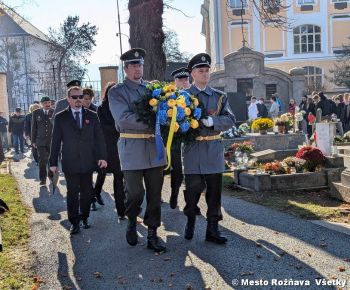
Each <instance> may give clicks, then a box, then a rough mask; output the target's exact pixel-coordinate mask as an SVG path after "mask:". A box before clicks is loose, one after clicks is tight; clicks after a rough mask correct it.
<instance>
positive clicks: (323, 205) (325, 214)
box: [223, 173, 350, 223]
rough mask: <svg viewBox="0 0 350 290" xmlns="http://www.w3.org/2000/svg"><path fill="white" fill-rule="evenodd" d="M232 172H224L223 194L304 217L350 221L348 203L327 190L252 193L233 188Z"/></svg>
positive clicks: (349, 205) (349, 206)
mask: <svg viewBox="0 0 350 290" xmlns="http://www.w3.org/2000/svg"><path fill="white" fill-rule="evenodd" d="M232 183H233V179H232V173H225V174H224V179H223V184H224V194H226V195H230V196H234V197H238V198H241V199H244V200H246V201H249V202H253V203H257V204H261V205H264V206H267V207H271V208H274V209H277V210H280V211H283V212H288V213H290V214H293V215H296V216H299V217H302V218H305V219H314V220H316V219H319V220H328V221H336V222H345V223H350V204H348V203H344V202H342V201H339V200H336V199H333V198H331V197H329V196H328V194H327V191H310V192H305V191H287V192H271V193H270V192H268V193H253V192H249V191H246V190H241V189H237V188H234V187H233V185H232Z"/></svg>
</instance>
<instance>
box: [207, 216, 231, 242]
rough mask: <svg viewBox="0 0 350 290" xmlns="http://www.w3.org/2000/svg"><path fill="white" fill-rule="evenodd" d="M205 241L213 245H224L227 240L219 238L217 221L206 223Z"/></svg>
mask: <svg viewBox="0 0 350 290" xmlns="http://www.w3.org/2000/svg"><path fill="white" fill-rule="evenodd" d="M205 240H206V241H208V242H212V243H215V244H226V242H227V239H226V238H225V237H223V236H221V234H220V231H219V230H218V221H217V220H212V221H210V220H209V221H208V225H207V232H206V235H205Z"/></svg>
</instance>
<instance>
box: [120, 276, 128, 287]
mask: <svg viewBox="0 0 350 290" xmlns="http://www.w3.org/2000/svg"><path fill="white" fill-rule="evenodd" d="M118 283H119V284H121V285H125V284H128V278H126V277H123V276H118Z"/></svg>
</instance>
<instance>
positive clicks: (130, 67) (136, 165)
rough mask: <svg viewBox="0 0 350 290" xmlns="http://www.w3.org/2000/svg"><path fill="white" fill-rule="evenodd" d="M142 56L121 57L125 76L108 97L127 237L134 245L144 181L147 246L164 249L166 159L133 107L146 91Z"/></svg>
mask: <svg viewBox="0 0 350 290" xmlns="http://www.w3.org/2000/svg"><path fill="white" fill-rule="evenodd" d="M145 55H146V52H145V51H144V50H143V49H140V48H134V49H131V50H129V51H127V52H125V53H124V54H123V55H122V56H121V58H120V59H121V60H122V61H124V70H125V74H126V78H125V80H124V82H123V83H121V84H118V85H116V86H114V87H113V88H111V89H110V90H109V93H108V99H109V104H110V110H111V113H112V115H113V118H114V120H115V126H116V129H117V131H118V132H120V138H119V141H118V150H119V156H120V164H121V168H122V171H123V173H124V178H125V185H126V193H127V201H126V211H125V214H126V216H127V217H128V219H129V221H128V227H127V231H126V240H127V242H128V243H129V244H130V245H131V246H136V244H137V230H136V219H137V216H138V214H139V213H140V211H141V204H142V201H143V198H144V195H145V189H144V187H143V182H144V184H145V186H146V196H147V197H146V200H147V206H146V212H145V216H144V220H143V221H144V224H145V225H146V226H148V237H147V247H148V248H149V249H152V250H154V251H155V252H164V251H165V250H166V248H165V247H164V246H162V245H161V244H160V242H159V239H158V236H157V228H158V227H159V226H160V218H161V191H162V185H163V168H164V166H165V165H166V159H165V157H163V158H158V156H157V150H156V142H155V138H154V130H152V129H150V128H149V127H148V125H147V124H144V123H142V122H140V121H139V117H138V115H137V114H136V110H135V102H138V101H140V100H141V99H142V97H143V96H144V94H145V91H146V83H145V82H144V81H143V80H142V76H143V63H144V57H145Z"/></svg>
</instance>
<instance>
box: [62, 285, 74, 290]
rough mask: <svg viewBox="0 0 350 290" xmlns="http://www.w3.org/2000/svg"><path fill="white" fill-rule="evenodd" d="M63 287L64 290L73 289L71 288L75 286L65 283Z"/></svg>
mask: <svg viewBox="0 0 350 290" xmlns="http://www.w3.org/2000/svg"><path fill="white" fill-rule="evenodd" d="M62 289H63V290H71V289H73V287H72V286H68V285H63V287H62Z"/></svg>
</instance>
